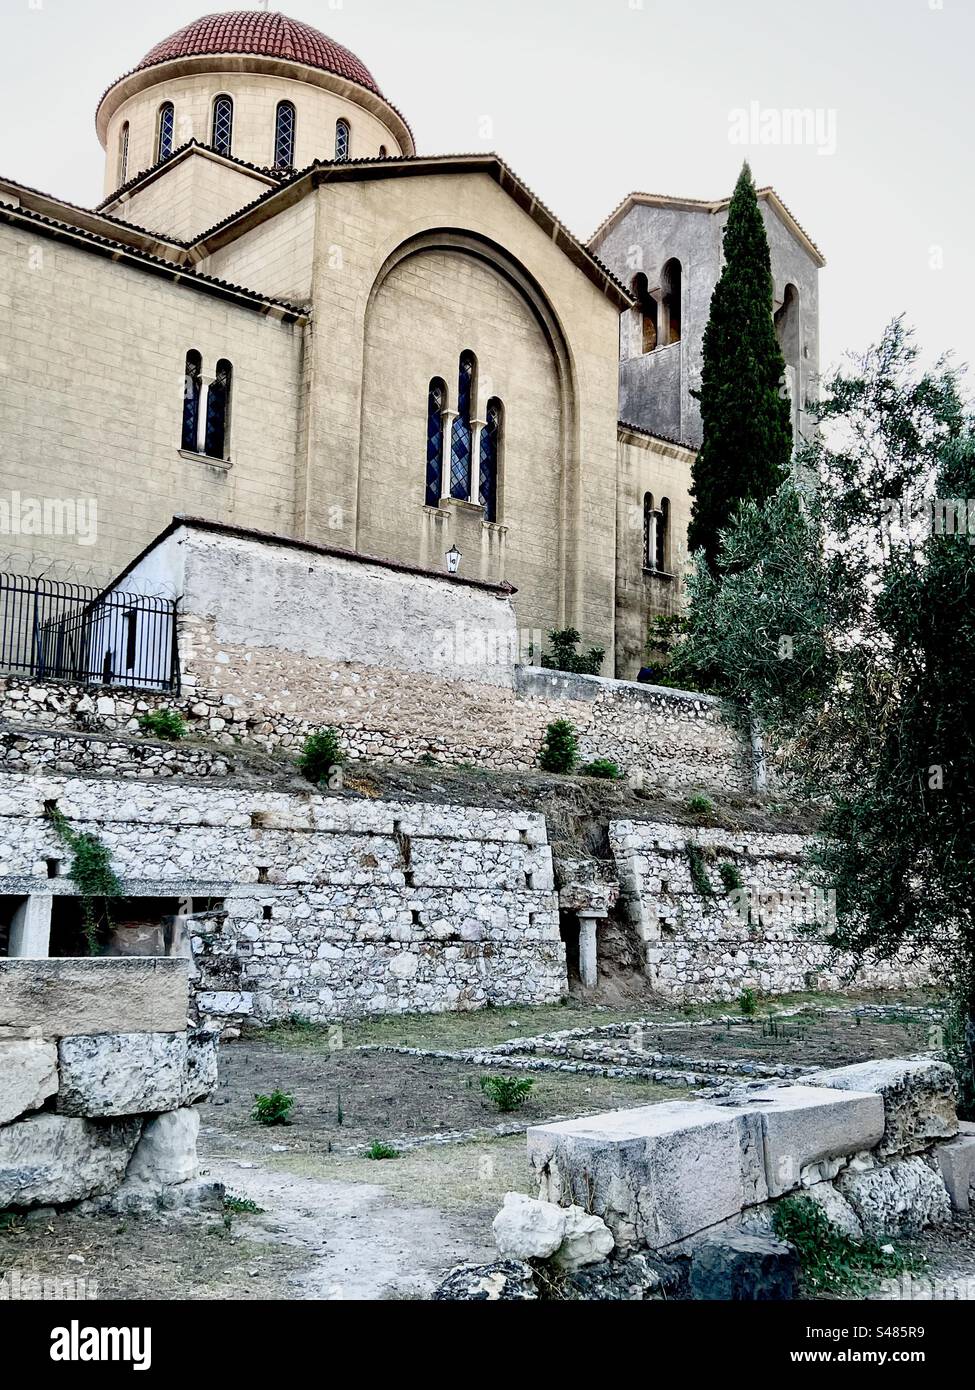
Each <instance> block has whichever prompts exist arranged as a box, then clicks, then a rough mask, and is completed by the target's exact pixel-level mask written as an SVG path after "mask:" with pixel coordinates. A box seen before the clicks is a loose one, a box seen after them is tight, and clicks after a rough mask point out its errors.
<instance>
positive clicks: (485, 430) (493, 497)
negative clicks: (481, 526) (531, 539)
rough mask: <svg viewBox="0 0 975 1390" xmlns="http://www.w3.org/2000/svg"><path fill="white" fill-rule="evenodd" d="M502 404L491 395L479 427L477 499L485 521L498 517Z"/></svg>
mask: <svg viewBox="0 0 975 1390" xmlns="http://www.w3.org/2000/svg"><path fill="white" fill-rule="evenodd" d="M503 421H504V406H503V405H502V404H501V402H500V401H499V400H498V399H497V397H496V396H495V397H492V398H491V400H489V401H488V403H487V418H486V419H485V421H484V424H483V426H482V427H481V447H480V455H481V457H480V460H479V464H480V469H479V484H478V493H477V500H478V501H479V502H480V504H481V506H482V507H483V508H484V520H485V521H497V519H498V477H499V473H500V463H499V461H500V457H501V430H502V425H503Z"/></svg>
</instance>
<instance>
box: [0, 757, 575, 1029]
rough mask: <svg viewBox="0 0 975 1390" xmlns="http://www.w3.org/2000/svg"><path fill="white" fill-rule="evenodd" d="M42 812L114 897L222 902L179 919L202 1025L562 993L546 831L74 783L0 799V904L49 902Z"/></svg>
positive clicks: (523, 818)
mask: <svg viewBox="0 0 975 1390" xmlns="http://www.w3.org/2000/svg"><path fill="white" fill-rule="evenodd" d="M45 802H55V803H56V805H57V808H58V809H59V810H60V811H62V812H63V813H64V815H65V816H66V817H67V818H68V819H69V821H70V823H71V825H72V826H73V828H74V829H76V830H78V831H86V832H90V833H92V834H94V835H97V836H98V837H99V839H100V840H101V841H102V842H103V843H104V844H105V846H106V847H107V848H108V850H109V853H110V855H111V860H112V864H113V867H114V869H115V871H116V872H117V873H118V874H119V876H120V878H121V879H122V884H123V891H124V893H125V895H126V896H131V897H139V896H146V897H155V898H166V899H177V900H191V901H192V905H194V906H197V907H199V904H200V903H203V904H206V903H212V900H213V899H222V900H223V906H222V910H221V913H219V914H211V915H210V916H209V917H206V918H204V919H201V920H197V921H196V922H195V923H192V922H191V923H190V930H191V931H192V932H193V933H194V939H193V948H194V955H195V959H196V964H197V968H198V971H199V975H198V978H197V980H196V981H195V984H196V989H197V998H198V1001H199V1003H200V1005H201V1008H202V1010H203V1012H204V1013H207V1014H214V1015H223V1016H253V1017H255V1018H257V1019H260V1020H269V1019H275V1018H283V1017H287V1016H289V1015H291V1014H299V1015H301V1016H303V1017H305V1018H310V1019H315V1020H321V1021H327V1020H331V1019H337V1018H348V1017H355V1016H358V1015H362V1014H370V1013H386V1012H405V1011H414V1010H424V1011H439V1010H444V1009H470V1008H477V1007H481V1006H484V1005H486V1004H514V1003H519V1004H529V1003H548V1002H552V1001H554V1000H557V999H559V998H560V997H561V995H562V994H563V993H564V992H565V989H566V975H565V949H564V946H563V944H562V941H561V938H560V935H559V918H558V904H557V898H556V894H555V891H554V882H553V869H552V858H551V851H550V849H549V846H548V842H547V836H546V829H545V822H544V819H543V818H542V817H541V816H538V815H534V814H529V813H525V814H512V813H509V812H495V811H489V810H476V809H471V808H465V807H457V806H446V807H445V806H433V805H422V804H421V805H414V804H410V805H406V804H404V805H399V804H394V803H391V802H381V801H368V800H361V799H356V800H352V799H349V800H344V799H342V798H339V797H323V796H319V795H316V794H314V793H312V792H308V793H307V794H299V795H294V794H287V793H267V792H255V791H240V790H231V789H229V788H226V787H207V786H198V787H192V786H186V785H184V786H179V787H177V786H175V785H174V784H171V783H165V784H161V785H160V784H157V785H151V784H145V783H132V782H118V781H111V780H102V781H100V782H95V781H92V780H86V779H83V778H74V779H55V778H51V779H44V778H37V777H16V776H12V777H9V778H5V779H3V783H2V785H0V894H7V895H16V894H23V893H35V894H43V893H45V892H47V893H50V892H51V891H52V889H53V891H54V892H55V893H57V891H58V890H59V888H60V886H61V885H60V883H59V881H58V880H54V881H53V882H52V880H50V879H49V878H48V877H47V872H48V868H47V861H48V860H49V859H51V858H56V857H60V856H63V855H64V848H63V846H62V845H61V842H60V841H59V839H58V837H57V835H56V833H55V830H54V827H53V825H52V824H51V821H50V820H49V819H48V818H47V817H46V816H45V814H44V804H45Z"/></svg>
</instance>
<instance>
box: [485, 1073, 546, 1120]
mask: <svg viewBox="0 0 975 1390" xmlns="http://www.w3.org/2000/svg"><path fill="white" fill-rule="evenodd" d="M534 1084H535V1083H534V1081H532V1080H531V1079H530V1078H529V1077H527V1076H482V1077H481V1090H482V1091H483V1092H484V1094H485V1095H486V1096H487V1097H488V1099H489V1100H493V1101H494V1103H495V1105H496V1106H497V1107H498V1109H499V1110H500V1111H501V1112H502V1114H505V1115H507V1114H509V1113H510V1112H511V1111H512V1110H520V1109H521V1107H522V1106H523V1105H524V1103H525V1101H526V1100H527V1099H528V1097H529V1096H530V1095H531V1089H532V1087H533V1086H534Z"/></svg>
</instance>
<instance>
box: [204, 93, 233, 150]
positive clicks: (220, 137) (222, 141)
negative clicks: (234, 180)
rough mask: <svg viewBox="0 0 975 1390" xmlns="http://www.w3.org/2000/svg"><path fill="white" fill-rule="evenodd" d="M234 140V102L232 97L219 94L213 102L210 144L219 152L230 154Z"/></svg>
mask: <svg viewBox="0 0 975 1390" xmlns="http://www.w3.org/2000/svg"><path fill="white" fill-rule="evenodd" d="M233 140H234V103H233V100H232V98H231V97H228V96H219V97H217V99H216V101H215V102H214V103H213V131H212V133H211V136H210V144H211V145H212V146H213V148H214V149H215V150H216V152H217V154H230V151H231V149H232V147H233Z"/></svg>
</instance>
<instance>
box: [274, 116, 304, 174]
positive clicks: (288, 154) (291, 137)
mask: <svg viewBox="0 0 975 1390" xmlns="http://www.w3.org/2000/svg"><path fill="white" fill-rule="evenodd" d="M297 123H298V118H297V116H296V114H295V108H294V106H293V105H292V103H291V102H290V101H279V102H278V112H277V116H276V117H275V122H274V167H275V168H276V169H290V168H292V167H293V165H294V162H295V127H296V126H297Z"/></svg>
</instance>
